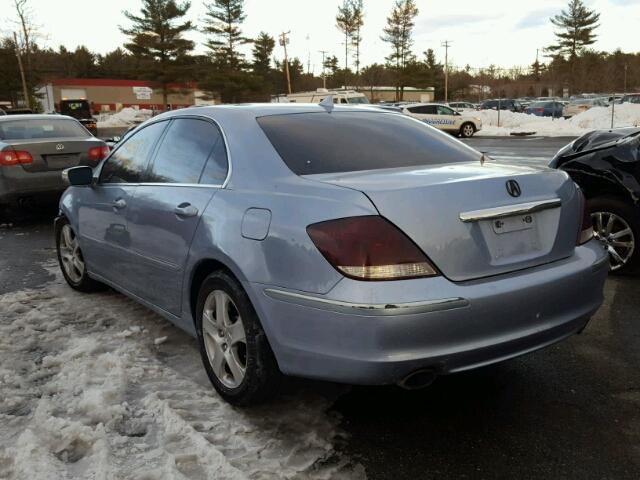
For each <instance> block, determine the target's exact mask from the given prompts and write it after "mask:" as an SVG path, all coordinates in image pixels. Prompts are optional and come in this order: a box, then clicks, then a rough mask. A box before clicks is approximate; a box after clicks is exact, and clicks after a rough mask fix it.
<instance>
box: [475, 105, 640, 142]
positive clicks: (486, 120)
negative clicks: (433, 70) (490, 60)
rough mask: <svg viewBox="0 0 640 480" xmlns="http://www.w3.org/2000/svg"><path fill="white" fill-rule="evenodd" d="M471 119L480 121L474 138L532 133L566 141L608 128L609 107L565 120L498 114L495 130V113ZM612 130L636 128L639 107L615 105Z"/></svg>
mask: <svg viewBox="0 0 640 480" xmlns="http://www.w3.org/2000/svg"><path fill="white" fill-rule="evenodd" d="M475 116H478V117H479V118H480V120H482V130H481V131H480V132H478V135H487V136H493V135H498V136H502V135H511V134H512V133H513V134H518V133H535V134H536V135H541V136H548V137H563V136H569V137H570V136H580V135H582V134H584V133H586V132H588V131H591V130H597V129H607V128H611V107H593V108H591V109H589V110H587V111H586V112H583V113H580V114H578V115H576V116H574V117H571V118H569V119H566V120H565V119H564V118H556V119H552V118H551V117H537V116H535V115H528V114H526V113H514V112H509V111H501V112H500V126H499V127H498V112H497V111H496V110H481V111H479V112H477V113H476V115H475ZM614 126H615V127H616V128H619V127H635V126H640V105H634V104H623V105H616V106H615V112H614Z"/></svg>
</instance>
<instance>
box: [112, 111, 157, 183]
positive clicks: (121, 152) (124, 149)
mask: <svg viewBox="0 0 640 480" xmlns="http://www.w3.org/2000/svg"><path fill="white" fill-rule="evenodd" d="M167 123H168V122H158V123H154V124H151V125H149V126H147V127H145V128H143V129H142V130H138V131H137V132H135V133H134V134H133V135H131V136H130V137H128V138H126V139H125V140H124V142H123V144H122V145H121V146H120V147H119V148H118V149H117V150H116V151H115V152H113V153H112V154H111V156H110V157H109V158H108V159H107V161H106V163H105V164H104V165H103V167H102V171H101V172H100V182H101V183H139V182H141V181H142V174H143V172H144V170H145V168H146V167H147V160H148V158H149V154H150V153H151V150H152V149H153V146H154V145H155V144H156V141H157V140H158V138H160V135H161V134H162V132H163V131H164V129H165V127H166V126H167Z"/></svg>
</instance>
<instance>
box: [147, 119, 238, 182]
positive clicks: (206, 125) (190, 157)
mask: <svg viewBox="0 0 640 480" xmlns="http://www.w3.org/2000/svg"><path fill="white" fill-rule="evenodd" d="M220 137H221V135H220V133H219V131H218V129H217V127H216V126H215V125H213V124H212V123H210V122H208V121H206V120H198V119H193V118H177V119H174V121H173V122H172V123H171V125H170V126H169V129H168V130H167V133H166V134H165V136H164V138H163V139H162V143H161V144H160V146H159V147H158V151H157V153H156V156H155V159H154V160H153V165H152V166H151V172H150V173H149V176H148V179H147V180H146V181H148V182H152V183H198V182H199V180H200V176H201V175H202V172H203V170H204V168H205V164H207V160H208V159H209V157H210V156H211V155H212V153H213V151H214V149H215V146H216V144H217V143H218V141H219V140H220ZM213 163H215V161H214V162H213ZM214 175H215V173H214ZM225 175H226V172H225Z"/></svg>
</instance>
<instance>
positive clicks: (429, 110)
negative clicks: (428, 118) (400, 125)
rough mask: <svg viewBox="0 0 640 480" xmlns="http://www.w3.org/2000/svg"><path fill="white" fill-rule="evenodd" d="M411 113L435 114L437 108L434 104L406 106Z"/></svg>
mask: <svg viewBox="0 0 640 480" xmlns="http://www.w3.org/2000/svg"><path fill="white" fill-rule="evenodd" d="M407 110H409V111H410V112H411V113H419V114H423V115H436V114H437V113H438V108H437V107H436V106H435V105H420V106H418V107H409V108H407Z"/></svg>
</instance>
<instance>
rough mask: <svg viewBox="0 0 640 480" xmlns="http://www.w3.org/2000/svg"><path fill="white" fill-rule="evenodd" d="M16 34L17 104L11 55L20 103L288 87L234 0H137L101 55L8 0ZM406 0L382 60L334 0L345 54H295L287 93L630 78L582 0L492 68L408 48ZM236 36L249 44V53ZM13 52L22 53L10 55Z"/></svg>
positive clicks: (472, 91) (266, 92)
mask: <svg viewBox="0 0 640 480" xmlns="http://www.w3.org/2000/svg"><path fill="white" fill-rule="evenodd" d="M13 1H14V7H15V11H16V17H17V19H18V21H17V23H16V26H17V28H16V30H17V34H16V35H13V36H10V37H5V38H3V39H2V40H1V41H0V65H1V66H2V68H0V100H11V101H13V102H14V103H17V101H18V100H19V99H21V98H22V97H24V94H23V93H22V92H23V91H24V89H23V88H22V83H23V82H22V76H21V72H20V63H21V64H22V70H23V72H22V73H23V75H24V77H25V82H24V83H25V84H26V90H27V92H28V93H27V95H28V97H29V101H30V103H31V104H32V105H34V104H35V101H34V100H35V97H34V96H35V90H36V87H37V86H38V85H40V84H42V83H43V82H45V81H46V80H47V79H49V78H61V77H67V78H69V77H73V78H115V79H142V80H148V81H149V82H152V84H153V85H154V87H155V88H156V89H157V90H158V91H159V92H161V93H162V95H163V97H164V104H166V103H167V101H166V97H167V95H168V94H169V93H170V92H171V91H172V88H175V85H176V84H180V83H185V82H190V81H197V82H198V85H199V87H200V89H201V90H203V91H204V92H206V93H207V94H209V95H210V96H211V97H214V96H215V97H218V98H220V99H221V100H222V101H223V102H225V103H229V102H244V101H265V100H268V99H269V97H270V95H273V94H277V93H282V92H285V91H287V83H286V82H287V78H286V75H285V74H284V71H285V68H284V65H283V63H282V62H278V61H276V60H274V58H273V53H274V48H275V45H276V41H275V39H274V36H272V35H271V34H270V33H269V32H260V34H258V35H257V36H256V37H255V38H249V37H247V36H246V35H245V34H244V33H243V30H242V26H243V22H244V20H245V18H246V13H245V9H244V0H213V1H211V2H209V3H206V4H205V7H206V13H205V16H204V19H203V21H202V22H201V25H194V23H193V22H191V21H190V20H188V19H186V17H187V14H188V12H189V9H190V8H191V3H190V2H189V1H182V2H180V1H177V0H141V7H140V9H139V10H138V11H125V12H124V17H125V19H126V21H127V22H128V25H127V26H123V27H120V29H121V31H122V33H123V34H124V35H125V36H126V38H127V41H126V42H125V44H124V45H123V46H122V47H118V48H116V49H115V50H113V51H111V52H109V53H106V54H98V53H95V52H91V51H90V50H89V49H88V48H86V47H85V46H82V45H81V46H78V47H77V48H76V49H75V50H68V49H66V48H65V47H63V46H61V47H59V48H58V49H57V50H54V49H52V48H43V47H41V46H40V45H39V44H38V31H37V28H36V27H35V26H34V22H33V13H32V12H31V10H30V9H29V4H28V1H29V0H13ZM418 13H419V9H418V7H417V5H416V2H415V1H414V0H395V2H394V3H393V5H392V8H391V11H390V12H389V15H388V17H387V22H386V25H385V27H384V29H383V31H382V32H381V35H380V38H381V39H382V40H383V41H384V42H385V43H386V44H387V45H388V47H389V50H388V55H387V56H386V57H385V58H384V62H381V63H374V64H371V65H367V66H362V65H361V61H360V56H361V49H362V47H363V39H362V35H361V31H362V27H363V25H364V22H365V20H366V10H365V4H364V1H363V0H343V2H342V3H341V4H340V5H339V7H338V11H337V13H336V18H335V19H336V28H337V29H338V30H339V31H340V32H341V34H342V35H344V52H343V56H338V55H328V56H325V58H324V64H323V65H322V74H320V75H314V74H313V73H310V72H308V71H307V72H305V70H304V65H303V62H302V61H301V60H300V59H299V58H293V59H289V61H288V68H289V73H290V81H291V84H292V90H293V91H304V90H311V89H316V88H318V87H321V86H323V85H324V84H326V86H327V87H328V88H337V87H340V86H351V87H354V88H358V89H361V90H366V89H371V92H373V89H372V87H374V86H382V85H384V86H393V87H394V88H395V90H396V98H397V99H398V100H402V99H403V96H404V89H405V87H407V86H411V87H417V88H426V87H434V88H435V94H436V98H437V99H442V97H443V91H444V82H445V69H447V70H448V72H447V73H448V91H449V98H450V99H452V98H460V99H462V98H464V99H470V100H476V97H477V99H478V100H480V99H482V98H484V97H489V96H498V95H502V96H538V95H544V94H545V93H547V94H551V92H553V93H554V94H556V95H557V94H559V93H561V92H562V90H564V89H569V90H570V92H571V93H579V92H622V91H624V90H626V91H630V90H632V89H634V88H636V87H637V86H638V85H640V54H638V53H632V54H626V53H623V52H621V51H615V52H612V53H609V52H599V51H595V50H593V49H591V48H590V47H591V46H592V45H593V44H594V43H595V41H596V38H597V33H596V32H597V28H598V26H599V20H600V16H599V14H598V13H597V12H595V11H593V10H590V9H588V8H587V7H586V6H585V5H584V3H583V1H582V0H569V3H568V6H567V8H566V9H565V10H562V12H561V13H559V14H558V15H556V16H554V17H552V18H551V19H550V21H551V23H552V24H553V26H554V28H555V34H556V42H555V43H554V44H553V45H550V46H549V47H548V48H546V49H545V50H544V51H543V52H542V55H543V56H542V59H543V60H542V61H541V60H540V59H538V58H536V60H535V62H533V63H532V64H531V65H530V66H528V67H526V68H522V67H514V68H511V69H501V68H498V67H496V66H494V65H489V66H487V67H485V68H473V67H471V66H469V65H466V66H452V65H447V66H445V65H443V64H442V63H441V62H440V61H438V60H437V58H436V54H435V52H434V50H433V49H426V50H425V51H423V52H419V51H416V50H417V49H416V45H415V43H414V38H413V34H414V26H415V19H416V17H417V15H418ZM195 29H198V30H200V31H201V32H203V34H204V35H205V38H206V43H205V47H206V52H205V53H201V54H197V53H194V49H195V44H194V42H193V41H191V40H189V39H187V38H186V37H185V34H186V33H187V32H189V31H192V30H195ZM245 45H250V46H251V53H250V55H245V54H243V53H242V52H243V51H246V48H245V47H244V46H245ZM16 57H19V60H20V62H18V61H16V60H17V59H16Z"/></svg>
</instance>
